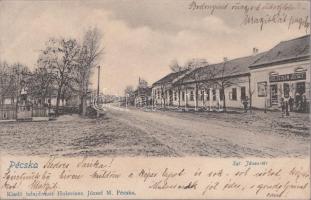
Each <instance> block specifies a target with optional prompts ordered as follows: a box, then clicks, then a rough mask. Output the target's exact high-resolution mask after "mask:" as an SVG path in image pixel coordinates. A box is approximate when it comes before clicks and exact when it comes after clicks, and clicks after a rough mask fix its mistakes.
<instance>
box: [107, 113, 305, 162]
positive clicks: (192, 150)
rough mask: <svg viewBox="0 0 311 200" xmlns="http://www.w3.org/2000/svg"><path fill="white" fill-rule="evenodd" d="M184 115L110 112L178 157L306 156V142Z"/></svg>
mask: <svg viewBox="0 0 311 200" xmlns="http://www.w3.org/2000/svg"><path fill="white" fill-rule="evenodd" d="M184 114H185V113H175V114H173V115H172V114H171V113H170V114H165V112H153V111H149V112H146V111H142V110H135V109H131V110H129V111H128V112H124V111H119V110H115V109H109V116H110V117H111V118H113V119H114V120H117V121H120V122H122V123H126V124H127V125H129V126H131V127H135V128H137V129H139V130H142V131H143V132H144V133H145V134H147V135H148V136H149V137H154V138H155V139H156V140H158V141H160V143H162V144H164V145H165V146H168V147H169V148H170V149H171V150H172V152H173V154H174V155H177V156H185V155H187V156H210V157H248V156H258V157H277V156H280V157H284V156H285V157H288V156H290V157H304V156H307V155H309V148H310V145H309V139H306V138H303V137H296V136H288V135H286V136H285V135H279V134H272V133H269V132H264V131H262V130H257V131H254V130H252V131H250V130H246V129H243V128H239V127H236V128H235V127H228V126H223V125H222V122H221V121H218V120H217V119H214V120H213V119H202V118H200V117H194V115H192V116H191V117H185V116H183V115H184Z"/></svg>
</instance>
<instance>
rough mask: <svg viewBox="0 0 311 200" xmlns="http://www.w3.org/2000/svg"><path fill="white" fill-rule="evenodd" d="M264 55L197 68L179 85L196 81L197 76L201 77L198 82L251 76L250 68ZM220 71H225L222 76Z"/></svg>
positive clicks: (259, 54)
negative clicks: (227, 77) (245, 75)
mask: <svg viewBox="0 0 311 200" xmlns="http://www.w3.org/2000/svg"><path fill="white" fill-rule="evenodd" d="M264 54H265V52H262V53H258V54H256V55H251V56H246V57H241V58H235V59H232V60H228V61H226V62H221V63H216V64H211V65H208V66H205V67H200V68H197V69H195V70H194V71H192V72H191V73H189V74H187V75H186V76H185V77H184V78H183V79H184V80H179V81H178V82H177V84H178V83H181V82H193V81H195V80H193V79H194V76H196V74H199V75H200V76H199V77H197V80H206V79H210V78H213V79H217V78H220V77H226V76H237V75H244V74H249V72H250V70H249V66H250V65H251V64H252V63H254V62H255V61H256V60H258V59H259V58H261V57H262V56H263V55H264ZM223 69H224V70H223ZM220 70H223V75H220V73H219V71H220ZM211 76H212V77H211ZM189 79H190V80H189Z"/></svg>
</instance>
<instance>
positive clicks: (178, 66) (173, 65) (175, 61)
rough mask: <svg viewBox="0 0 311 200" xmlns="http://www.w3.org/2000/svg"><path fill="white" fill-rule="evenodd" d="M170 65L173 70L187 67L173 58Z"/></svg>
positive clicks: (177, 70) (176, 70)
mask: <svg viewBox="0 0 311 200" xmlns="http://www.w3.org/2000/svg"><path fill="white" fill-rule="evenodd" d="M169 67H170V69H171V70H172V72H180V71H182V70H184V69H185V68H184V67H183V66H181V65H179V64H178V61H177V60H172V61H171V63H170V65H169Z"/></svg>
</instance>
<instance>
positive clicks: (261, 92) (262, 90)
mask: <svg viewBox="0 0 311 200" xmlns="http://www.w3.org/2000/svg"><path fill="white" fill-rule="evenodd" d="M257 92H258V97H266V96H267V82H266V81H264V82H258V83H257Z"/></svg>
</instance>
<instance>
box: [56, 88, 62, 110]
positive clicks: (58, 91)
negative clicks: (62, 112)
mask: <svg viewBox="0 0 311 200" xmlns="http://www.w3.org/2000/svg"><path fill="white" fill-rule="evenodd" d="M61 92H62V86H59V88H58V90H57V98H56V110H55V114H56V116H58V109H59V101H60V96H61Z"/></svg>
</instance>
